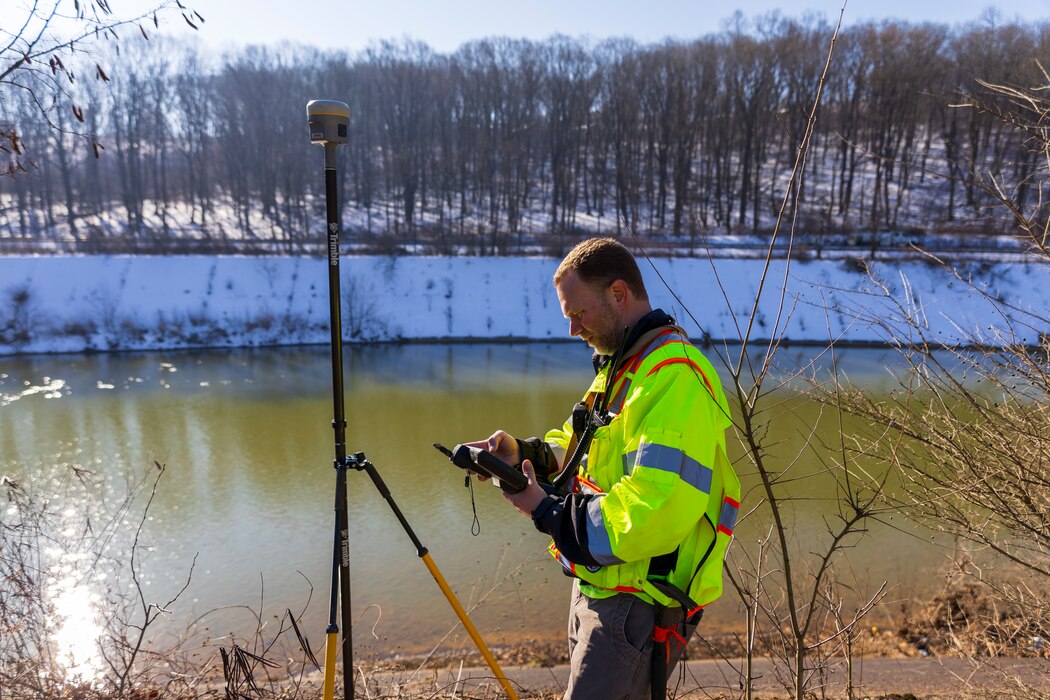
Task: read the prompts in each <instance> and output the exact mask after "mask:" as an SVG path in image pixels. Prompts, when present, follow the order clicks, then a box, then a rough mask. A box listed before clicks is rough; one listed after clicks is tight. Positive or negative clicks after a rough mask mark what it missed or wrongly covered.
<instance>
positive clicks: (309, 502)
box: [0, 344, 945, 656]
mask: <svg viewBox="0 0 1050 700" xmlns="http://www.w3.org/2000/svg"><path fill="white" fill-rule="evenodd" d="M816 352H817V351H816V350H814V351H808V350H802V351H797V350H791V351H787V350H785V351H783V355H782V362H783V364H784V365H785V366H793V365H797V364H804V363H805V362H808V361H809V360H810V359H812V356H813V355H814V354H815V353H816ZM345 360H346V389H347V392H346V408H347V419H348V423H349V427H348V432H347V436H348V445H349V449H350V451H351V452H357V451H363V452H365V454H366V455H367V457H368V458H369V459H370V460H371V461H372V462H373V463H374V464H375V465H376V467H377V469H378V471H379V473H380V475H381V476H382V478H383V479H384V480H385V482H386V484H387V485H388V486H389V487H390V491H391V493H392V495H393V498H394V500H395V501H396V502H397V504H398V505H399V506H400V508H401V510H402V511H403V513H404V514H405V517H406V518H407V520H408V522H409V523H410V525H411V526H412V527H413V529H414V530H415V532H416V534H417V535H418V536H419V539H420V540H421V541H422V542H423V544H424V545H426V546H427V547H428V548H429V550H430V552H431V555H432V557H433V559H434V561H435V562H436V564H437V565H438V567H440V569H441V571H442V573H443V574H444V576H445V578H446V579H447V580H448V582H449V584H450V585H451V586H452V588H453V590H455V591H456V594H457V595H458V597H459V598H460V600H461V601H462V603H463V604H464V605H465V606H466V607H467V609H468V610H471V611H472V612H471V616H472V618H473V619H474V621H475V622H476V624H477V625H478V627H479V628H480V630H481V631H482V634H483V635H484V636H485V638H486V640H487V641H488V642H489V643H490V644H500V643H521V642H525V641H527V640H532V639H542V640H557V639H561V638H563V636H564V633H563V629H564V624H565V616H566V603H567V599H568V592H569V586H570V581H569V580H568V579H567V578H565V577H564V576H562V575H561V573H560V570H559V567H558V566H557V565H556V563H555V562H554V561H553V560H551V559H550V557H549V556H548V555H547V554H546V551H545V546H546V539H545V538H544V537H543V536H542V535H540V534H539V533H537V532H536V531H535V530H534V529H533V528H532V525H531V523H530V522H529V521H527V520H526V519H524V518H522V517H521V516H519V515H518V514H517V513H516V512H514V511H513V510H512V509H511V508H510V507H509V505H508V504H506V503H505V502H504V501H503V499H502V498H501V497H500V493H499V491H498V490H497V489H495V488H493V487H492V486H491V485H489V484H480V485H475V488H474V492H473V506H472V496H471V491H470V490H468V489H466V488H465V487H464V484H463V473H462V472H460V471H459V470H457V469H455V468H454V467H452V466H451V465H450V464H449V463H448V462H447V461H446V460H445V458H444V457H442V456H441V455H440V454H439V453H438V452H437V451H435V450H434V448H433V447H432V446H431V444H432V443H434V442H442V443H445V444H446V445H449V446H451V445H453V444H455V443H457V442H461V441H466V440H470V439H480V438H483V437H486V436H487V435H488V434H490V433H491V432H492V431H493V430H494V429H496V428H504V429H506V430H508V431H509V432H511V433H513V434H517V435H520V436H530V435H535V434H542V433H543V432H544V431H545V429H546V428H547V427H549V426H551V425H554V424H555V423H560V422H561V420H563V418H564V416H565V415H567V413H568V411H569V410H570V409H571V406H572V405H573V404H574V403H575V401H577V400H578V396H579V394H580V393H581V392H582V390H583V389H584V388H585V386H586V384H587V383H588V382H589V378H590V375H591V370H590V363H589V352H588V350H587V349H586V348H585V347H583V346H582V344H522V345H495V344H493V345H389V346H373V347H350V348H347V350H346V356H345ZM838 361H839V365H840V369H842V370H843V371H845V372H847V373H848V374H849V375H850V377H851V380H852V381H853V382H854V383H856V384H859V385H861V386H863V387H865V389H866V390H868V391H871V392H876V393H877V392H881V391H885V390H886V388H887V386H888V385H889V383H890V379H889V377H888V375H887V374H886V372H885V371H884V369H883V365H885V364H887V363H890V364H892V362H893V361H894V355H893V354H892V352H889V351H876V350H849V351H847V352H844V353H842V354H841V355H840V356H839V358H838ZM330 382H331V371H330V359H329V354H328V350H327V348H324V347H310V348H294V349H287V348H281V349H253V350H236V351H201V352H152V353H137V354H108V355H59V356H30V357H17V358H5V359H2V360H0V474H4V475H8V476H10V477H11V478H14V479H16V480H18V481H19V482H20V483H21V484H22V485H23V486H24V487H25V488H27V489H28V490H29V491H31V492H33V493H34V494H35V495H36V496H37V497H38V498H40V499H45V498H46V499H47V500H48V507H49V508H51V509H53V510H54V511H55V512H58V513H60V514H61V517H62V518H63V519H64V522H66V523H67V525H66V526H65V529H64V530H63V532H62V533H61V534H60V535H56V545H55V546H54V547H52V548H51V549H52V554H54V555H55V556H56V557H57V558H58V559H57V560H58V561H61V560H62V551H61V549H62V543H63V542H65V543H67V544H66V545H65V546H67V547H71V546H72V545H69V544H68V542H70V541H77V542H80V543H81V544H80V545H78V546H79V547H80V549H81V550H84V549H85V547H84V545H83V544H82V543H83V542H84V541H85V532H91V533H99V532H103V531H104V532H107V533H112V535H109V534H107V535H106V537H105V541H104V542H100V541H99V539H100V538H95V539H91V537H90V536H88V537H87V539H88V540H89V541H90V543H91V544H92V546H91V547H86V549H88V550H90V549H92V547H94V548H95V549H99V548H102V549H104V550H105V552H106V554H105V556H103V558H102V559H101V560H99V561H101V562H102V564H96V565H95V568H94V569H91V568H90V567H89V566H88V564H85V563H84V562H85V560H87V561H89V562H92V563H94V562H96V560H94V559H92V558H91V556H90V555H91V552H85V551H80V552H79V554H78V555H77V556H78V558H71V557H72V554H69V553H67V554H69V557H67V559H66V560H64V561H65V564H64V565H63V566H64V569H63V570H64V571H65V572H66V574H67V580H66V587H67V589H69V591H73V592H75V593H78V594H79V595H80V596H81V597H80V598H76V597H74V598H73V599H72V604H71V607H72V608H73V609H74V610H80V613H79V614H80V616H81V617H82V618H83V619H82V620H81V622H80V624H81V625H82V627H81V628H80V629H79V633H77V632H76V628H74V627H71V629H70V635H71V636H72V637H77V636H79V637H81V638H82V637H83V636H84V631H85V630H87V631H88V633H90V630H91V629H92V628H91V627H90V625H91V624H92V621H95V622H96V623H97V621H98V619H99V618H98V614H97V611H96V612H93V613H92V612H88V611H89V610H90V609H91V608H93V607H95V606H98V605H99V603H100V601H103V600H105V599H106V598H107V596H108V597H110V598H112V597H114V596H120V595H121V594H125V593H128V592H134V591H135V590H136V589H137V588H136V584H135V580H134V579H133V578H131V577H130V576H129V575H128V574H127V572H126V568H127V565H128V559H127V556H126V552H127V551H128V547H130V546H131V543H132V542H133V541H134V539H135V537H136V536H137V537H138V543H139V548H138V549H137V551H136V560H135V566H136V571H137V572H138V583H139V586H138V587H140V588H141V589H142V590H143V591H144V598H145V599H146V600H147V602H155V603H157V604H158V605H161V606H163V607H164V608H165V610H167V611H169V612H167V613H165V614H164V615H163V616H162V618H161V621H160V622H159V623H158V625H159V626H160V628H162V629H164V630H165V633H168V634H171V635H174V636H187V635H189V636H192V637H194V638H203V639H206V640H209V643H210V644H213V645H217V644H224V643H228V642H229V641H230V639H231V638H236V639H240V640H244V639H245V638H247V637H250V636H251V634H252V633H253V632H254V630H255V629H256V628H257V627H258V626H259V625H260V624H261V623H265V624H266V626H267V630H268V631H267V632H266V633H267V634H270V633H272V632H273V631H274V630H275V629H276V628H277V625H278V624H279V619H275V618H280V617H281V616H283V615H284V614H285V610H286V609H291V610H292V611H294V612H295V613H296V614H297V615H298V614H302V617H303V622H304V624H303V631H304V633H305V634H306V635H307V636H308V637H309V638H310V640H311V642H312V643H313V645H314V647H315V648H320V647H321V646H323V632H324V629H325V625H326V622H327V616H328V595H329V585H330V584H329V582H330V575H331V561H332V536H333V522H334V520H333V502H334V486H335V471H334V469H333V468H332V457H333V454H334V450H333V431H332V429H331V419H332V399H331V383H330ZM784 396H785V397H787V396H788V394H786V393H785V394H784ZM774 398H775V397H774ZM771 404H775V405H777V406H778V408H777V409H776V410H775V411H772V412H771V413H770V414H769V415H770V417H771V420H770V429H771V430H772V431H773V432H772V434H771V442H772V443H773V444H777V445H778V446H779V447H778V448H777V449H779V450H783V453H784V454H785V455H790V454H793V451H794V450H796V449H797V445H798V444H800V443H799V441H800V440H802V439H803V436H804V435H805V434H806V433H807V431H808V429H809V426H813V425H817V424H821V425H823V423H821V419H819V418H818V417H817V416H818V413H819V408H818V407H817V406H816V405H815V404H813V403H812V402H808V401H805V400H799V399H794V398H792V399H789V400H787V401H786V402H779V401H776V400H774V401H771ZM827 425H829V426H837V422H829V423H827ZM823 429H824V428H822V430H823ZM828 429H831V428H828ZM847 430H848V425H847ZM731 442H732V440H731ZM731 456H733V455H731ZM800 461H802V462H804V461H805V458H804V457H803V458H802V459H801V460H800ZM157 464H160V465H164V471H163V475H162V476H161V478H160V480H159V483H158V486H157V493H156V496H155V498H154V500H153V502H152V504H150V506H149V508H148V511H147V512H146V513H145V520H143V509H144V506H145V500H146V496H147V495H148V493H140V495H139V497H138V499H137V500H136V501H135V502H134V503H132V504H131V507H128V508H124V501H123V495H124V494H126V493H127V492H128V489H129V484H130V483H134V482H136V481H141V480H145V482H146V484H147V488H148V485H149V484H150V483H152V480H153V479H154V478H155V477H156V475H158V474H160V472H159V471H158V470H157V467H156V465H157ZM797 468H798V469H799V470H800V471H805V472H813V471H819V470H818V469H816V468H815V467H812V466H811V465H806V464H802V465H800V466H799V467H797ZM740 471H741V473H742V477H743V480H744V482H745V486H748V485H749V484H750V485H751V486H753V485H754V481H755V480H754V478H753V477H752V476H750V472H749V469H748V468H747V467H746V465H744V464H741V467H740ZM348 483H349V489H348V490H349V509H350V523H351V526H350V531H351V532H350V544H351V581H352V597H353V610H354V617H355V620H356V622H355V627H354V644H355V651H356V652H359V653H364V654H374V655H377V656H390V655H396V654H401V653H418V652H420V651H426V650H429V649H431V648H433V647H434V646H436V645H438V644H443V645H444V646H445V647H446V648H449V647H451V648H463V647H470V646H471V643H470V640H469V639H467V638H466V637H465V635H464V634H463V633H462V630H461V629H459V628H458V625H457V620H456V618H455V616H454V614H453V612H452V610H451V608H450V607H449V606H448V604H447V603H446V602H445V599H444V598H443V596H442V595H441V593H440V591H439V589H438V587H437V585H436V584H435V583H434V581H433V580H432V579H431V577H430V574H429V573H428V571H427V569H426V567H425V566H424V565H423V563H422V562H421V561H420V560H419V559H418V557H417V553H416V551H415V548H414V546H413V545H412V543H411V541H410V540H409V538H408V536H407V535H406V534H405V532H404V530H403V529H402V528H401V526H400V525H399V523H398V521H397V520H396V519H395V517H394V515H393V513H392V512H391V509H390V507H389V506H388V504H387V502H386V501H385V500H384V499H383V498H382V497H381V496H380V494H379V492H378V490H377V489H376V488H375V487H374V485H373V483H372V481H371V480H370V479H369V478H368V477H367V475H366V474H364V473H362V472H356V471H352V472H350V473H349V475H348ZM803 483H804V484H805V488H806V489H809V490H811V491H812V493H809V494H807V501H806V502H807V503H811V504H812V505H804V506H802V507H801V508H799V509H798V511H797V512H796V513H794V515H793V516H792V517H793V518H794V520H793V521H792V523H791V526H792V528H793V529H794V530H795V533H796V535H797V536H798V539H799V541H801V542H805V541H806V533H809V532H812V533H813V536H814V537H819V536H820V533H821V532H822V531H823V528H824V525H823V523H824V518H825V515H826V512H825V510H822V509H826V508H827V507H828V503H829V501H830V498H831V496H832V495H833V493H834V485H833V483H832V482H830V481H829V482H828V483H826V484H824V485H817V486H812V485H810V484H811V483H812V482H803ZM745 493H746V494H748V493H749V494H754V499H755V500H757V498H758V496H757V492H756V491H755V490H754V489H751V490H750V491H746V492H745ZM747 498H751V496H748V497H747ZM747 506H748V503H747V501H745V508H744V510H745V511H746V510H747ZM475 511H476V516H477V522H476V523H475V520H474V518H475ZM759 520H760V519H759V518H757V517H752V518H747V519H744V520H743V521H742V522H741V523H740V525H739V527H738V530H737V538H738V540H739V541H740V542H741V543H743V544H747V543H750V542H753V541H755V540H756V539H757V538H758V537H759V536H761V535H762V534H763V533H764V532H765V531H766V530H768V527H769V523H768V522H759ZM140 524H141V526H142V527H141V528H140V527H139V526H140ZM107 526H108V529H107ZM478 527H480V533H478V534H477V535H475V534H473V533H472V530H474V531H476V529H477V528H478ZM944 556H945V555H944V552H943V551H940V550H937V549H934V548H932V547H929V546H927V545H924V544H923V543H922V540H921V539H920V538H918V537H915V536H913V535H911V534H908V533H907V532H904V531H901V530H898V529H896V528H886V529H883V530H880V531H878V532H876V533H873V534H870V535H869V536H867V537H866V538H864V539H862V540H860V542H859V544H858V546H857V547H856V548H855V549H853V550H851V551H850V553H849V566H848V570H847V569H844V571H843V573H840V575H839V578H840V579H843V578H847V576H846V574H847V573H848V577H849V578H850V582H851V584H852V585H854V586H855V587H856V588H858V589H859V590H860V592H861V593H863V592H864V590H873V589H874V588H875V587H876V586H877V585H878V583H879V582H881V581H882V580H886V581H888V582H889V585H890V590H891V593H890V600H907V599H909V598H910V597H911V596H912V595H914V594H916V593H918V592H923V591H928V590H930V589H932V588H935V587H936V585H937V581H936V577H935V575H934V574H932V573H930V571H931V568H936V567H939V566H940V565H941V564H942V563H943V562H944ZM107 557H108V558H111V559H114V561H113V562H111V563H110V564H109V566H110V571H109V573H107V574H105V575H104V576H102V575H98V571H99V570H101V569H104V568H105V567H104V564H105V562H106V561H107ZM78 562H79V563H78ZM122 567H123V568H124V569H125V571H124V573H123V574H122V573H120V571H121V568H122ZM85 572H86V573H85ZM60 579H61V577H57V578H56V580H55V581H54V583H55V584H56V585H58V584H61V583H62V581H61V580H60ZM187 580H189V583H188V585H187ZM184 586H185V591H184V592H182V593H181V595H179V596H178V597H177V599H176V600H174V601H172V599H173V598H176V595H177V594H179V592H180V590H182V589H183V587H184ZM56 595H58V593H56ZM134 599H135V596H131V597H130V600H131V602H132V603H134ZM78 600H79V601H80V602H79V603H77V601H78ZM131 610H132V611H134V606H132V608H131ZM70 614H71V615H73V616H74V617H75V613H70ZM132 614H133V613H132ZM74 622H75V621H71V622H70V625H74ZM83 625H87V627H83ZM705 625H707V626H709V627H710V628H740V627H742V625H743V622H742V620H741V619H740V617H739V609H738V606H737V604H736V602H735V601H734V600H732V596H731V595H727V596H726V597H725V598H724V599H723V601H721V602H720V603H719V604H716V605H714V606H712V607H711V609H710V610H709V615H708V617H707V618H705ZM89 636H90V634H89ZM443 640H444V641H443Z"/></svg>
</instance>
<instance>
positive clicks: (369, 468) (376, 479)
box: [354, 453, 518, 700]
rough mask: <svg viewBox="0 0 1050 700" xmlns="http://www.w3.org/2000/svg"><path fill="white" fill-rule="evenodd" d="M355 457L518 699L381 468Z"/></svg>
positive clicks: (487, 659) (499, 677) (361, 456)
mask: <svg viewBox="0 0 1050 700" xmlns="http://www.w3.org/2000/svg"><path fill="white" fill-rule="evenodd" d="M354 460H355V465H356V468H358V469H364V470H365V471H366V472H368V476H369V477H371V478H372V483H373V484H375V486H376V489H378V490H379V495H381V496H382V497H383V498H384V499H385V500H386V502H387V504H388V505H389V506H390V509H391V510H392V511H394V516H395V517H396V518H397V520H398V522H399V523H401V527H402V528H403V529H404V530H405V534H406V535H408V538H409V539H410V540H412V544H414V545H415V546H416V553H417V554H418V555H419V558H420V559H422V560H423V563H424V564H425V565H426V567H427V569H428V570H429V571H430V575H431V576H433V577H434V580H435V581H436V582H437V585H438V588H440V589H441V592H442V593H444V594H445V598H446V599H447V600H448V602H449V605H451V606H452V610H453V611H455V613H456V617H458V618H459V621H460V622H462V623H463V627H464V629H466V630H467V634H469V635H470V638H471V639H472V640H474V646H476V647H477V648H478V651H480V652H481V655H482V656H483V657H484V658H485V663H486V664H488V667H489V668H490V669H491V670H492V673H494V674H495V675H496V679H497V680H498V681H499V684H500V685H501V686H503V690H504V692H505V693H507V697H508V698H509V699H510V700H518V694H517V693H516V692H515V690H514V686H512V685H511V684H510V681H509V680H508V679H507V676H506V675H505V674H504V673H503V669H501V668H500V667H499V663H497V662H496V657H494V656H493V655H492V652H491V651H489V648H488V646H487V645H486V644H485V640H484V639H482V638H481V634H480V633H479V632H478V629H477V628H476V627H475V626H474V623H473V622H471V621H470V616H469V615H467V611H466V610H464V609H463V606H462V605H461V604H460V602H459V600H458V599H457V598H456V594H455V593H453V592H452V589H451V588H450V587H449V585H448V582H447V581H445V577H444V576H442V575H441V571H440V570H439V569H438V567H437V564H435V563H434V560H433V559H431V558H430V553H429V552H428V551H427V548H426V547H424V546H423V543H422V542H420V541H419V538H418V537H416V533H415V532H414V531H413V530H412V526H411V525H409V524H408V520H406V519H405V515H404V513H402V512H401V509H400V508H399V507H398V505H397V503H396V502H395V501H394V497H393V496H392V495H391V493H390V489H388V488H387V485H386V482H384V481H383V478H382V477H381V476H379V472H378V471H377V470H376V468H375V465H373V464H372V463H371V462H369V461H368V460H367V459H365V458H364V454H363V453H359V454H358V455H357V456H355V458H354Z"/></svg>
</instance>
